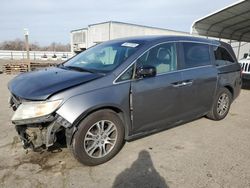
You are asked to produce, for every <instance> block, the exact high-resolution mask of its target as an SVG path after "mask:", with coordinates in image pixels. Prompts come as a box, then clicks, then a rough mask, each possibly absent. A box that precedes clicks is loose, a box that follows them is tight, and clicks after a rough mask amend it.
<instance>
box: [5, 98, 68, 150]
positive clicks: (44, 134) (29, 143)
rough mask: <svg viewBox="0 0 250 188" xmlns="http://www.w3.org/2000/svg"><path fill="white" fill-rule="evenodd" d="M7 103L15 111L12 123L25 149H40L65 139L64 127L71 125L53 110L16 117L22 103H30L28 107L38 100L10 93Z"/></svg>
mask: <svg viewBox="0 0 250 188" xmlns="http://www.w3.org/2000/svg"><path fill="white" fill-rule="evenodd" d="M9 103H10V106H11V107H12V109H13V110H14V111H15V114H14V115H13V117H12V123H13V124H14V125H15V127H16V131H17V132H18V135H19V137H20V139H21V141H22V143H23V147H24V148H25V149H27V148H31V149H33V150H34V151H41V150H44V149H48V148H49V147H51V146H53V145H55V144H56V143H58V142H59V143H62V141H63V140H65V128H66V127H70V126H71V125H70V123H69V122H68V121H67V120H65V119H64V118H62V117H61V116H59V115H58V114H56V112H55V110H53V111H52V112H51V113H49V114H45V115H43V116H38V117H31V118H26V119H20V118H19V119H18V117H17V116H18V115H17V114H16V113H20V112H17V111H18V110H19V109H20V108H24V107H23V106H25V105H23V104H24V103H25V104H28V105H29V104H31V105H30V106H31V107H30V108H32V105H33V104H34V106H35V105H36V104H37V103H38V102H37V101H36V102H34V101H26V100H22V99H20V98H19V97H17V96H14V95H12V96H11V97H10V101H9ZM41 104H42V103H41ZM21 105H23V106H21ZM26 106H27V105H26ZM25 108H26V109H23V113H24V114H25V112H27V107H25ZM25 110H26V111H25ZM31 110H34V111H36V110H37V109H35V108H34V109H33V108H32V109H31ZM40 110H41V109H40ZM42 110H44V109H42ZM19 111H20V110H19ZM27 113H29V112H27ZM32 113H33V112H32ZM43 113H44V112H43ZM23 116H25V115H23ZM20 117H21V116H20Z"/></svg>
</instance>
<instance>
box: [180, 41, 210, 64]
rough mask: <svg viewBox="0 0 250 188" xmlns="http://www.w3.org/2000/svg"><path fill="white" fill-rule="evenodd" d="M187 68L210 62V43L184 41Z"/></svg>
mask: <svg viewBox="0 0 250 188" xmlns="http://www.w3.org/2000/svg"><path fill="white" fill-rule="evenodd" d="M183 51H184V60H185V68H191V67H197V66H203V65H209V64H210V53H209V45H207V44H199V43H189V42H185V43H183Z"/></svg>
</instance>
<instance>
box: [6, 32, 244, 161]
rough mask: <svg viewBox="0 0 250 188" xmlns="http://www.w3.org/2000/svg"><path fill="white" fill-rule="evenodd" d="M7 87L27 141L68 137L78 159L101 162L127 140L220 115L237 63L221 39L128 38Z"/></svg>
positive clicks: (234, 86) (233, 86)
mask: <svg viewBox="0 0 250 188" xmlns="http://www.w3.org/2000/svg"><path fill="white" fill-rule="evenodd" d="M8 87H9V90H10V93H11V98H10V105H11V107H12V108H13V110H14V111H15V113H14V115H13V117H12V123H13V124H14V125H15V127H16V130H17V132H18V134H19V136H20V138H21V140H22V143H23V146H24V148H33V149H34V150H35V151H41V150H42V149H48V148H50V147H52V146H55V145H56V143H57V142H62V140H64V139H65V140H66V143H67V146H68V148H69V149H70V151H72V153H73V155H74V156H75V158H76V159H78V160H79V161H80V162H81V163H83V164H86V165H98V164H102V163H104V162H106V161H108V160H110V159H111V158H113V157H114V156H115V155H116V154H117V153H118V152H119V151H120V149H121V148H122V147H123V145H124V143H125V141H129V140H133V139H136V138H140V137H142V136H146V135H149V134H152V133H155V132H159V131H161V130H164V129H169V128H171V127H174V126H176V125H179V124H183V123H185V122H189V121H192V120H194V119H197V118H199V117H203V116H206V117H208V118H210V119H213V120H221V119H223V118H225V117H226V115H227V114H228V111H229V109H230V105H231V103H232V102H233V100H234V99H235V98H236V97H237V96H238V95H239V93H240V89H241V67H240V64H239V63H238V62H237V59H236V57H235V54H234V52H233V50H232V47H231V46H230V45H229V44H227V43H224V42H221V41H214V40H208V39H202V38H195V37H183V36H182V37H181V36H148V37H133V38H125V39H117V40H111V41H108V42H103V43H101V44H98V45H96V46H94V47H92V48H89V49H87V50H86V51H84V52H82V53H80V54H79V55H76V56H75V57H73V58H71V59H70V60H68V61H67V62H65V63H63V64H61V65H59V66H57V67H53V68H46V69H44V70H39V71H35V72H29V73H24V74H20V75H19V76H17V77H16V78H14V79H13V80H12V81H11V82H10V83H9V85H8ZM63 138H64V139H63ZM162 142H163V143H164V140H163V141H162ZM166 144H167V143H166Z"/></svg>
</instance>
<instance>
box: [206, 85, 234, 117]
mask: <svg viewBox="0 0 250 188" xmlns="http://www.w3.org/2000/svg"><path fill="white" fill-rule="evenodd" d="M231 102H232V94H231V92H230V91H229V90H228V89H226V88H222V89H220V90H219V92H218V94H217V96H216V98H215V101H214V104H213V107H212V109H211V111H210V112H209V113H208V114H207V117H208V118H209V119H212V120H217V121H218V120H221V119H224V118H225V117H226V116H227V114H228V112H229V109H230V106H231Z"/></svg>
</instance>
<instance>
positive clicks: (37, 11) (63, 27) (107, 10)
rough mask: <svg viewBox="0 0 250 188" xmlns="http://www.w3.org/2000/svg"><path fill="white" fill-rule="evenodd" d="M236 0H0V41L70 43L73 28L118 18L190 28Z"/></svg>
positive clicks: (150, 24)
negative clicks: (26, 36)
mask: <svg viewBox="0 0 250 188" xmlns="http://www.w3.org/2000/svg"><path fill="white" fill-rule="evenodd" d="M234 2H236V0H210V1H208V0H98V1H97V0H96V1H94V0H88V1H86V0H1V5H0V42H3V41H5V40H13V39H16V38H20V39H22V38H23V28H29V32H30V40H31V41H32V42H38V43H39V44H41V45H46V44H50V43H51V42H61V43H69V41H70V37H69V33H70V31H71V30H73V29H79V28H83V27H86V26H87V25H89V24H93V23H98V22H104V21H109V20H112V21H121V22H128V23H134V24H141V25H148V26H154V27H161V28H166V29H172V30H179V31H187V32H189V31H190V26H191V24H192V23H193V21H194V20H196V19H199V18H201V17H203V16H206V15H207V14H210V13H212V12H214V11H216V10H218V9H221V8H223V7H225V6H227V5H229V4H231V3H234Z"/></svg>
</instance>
